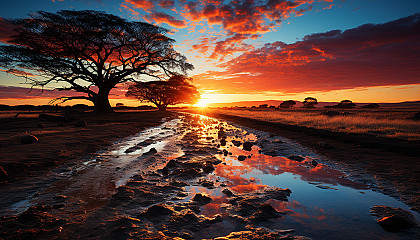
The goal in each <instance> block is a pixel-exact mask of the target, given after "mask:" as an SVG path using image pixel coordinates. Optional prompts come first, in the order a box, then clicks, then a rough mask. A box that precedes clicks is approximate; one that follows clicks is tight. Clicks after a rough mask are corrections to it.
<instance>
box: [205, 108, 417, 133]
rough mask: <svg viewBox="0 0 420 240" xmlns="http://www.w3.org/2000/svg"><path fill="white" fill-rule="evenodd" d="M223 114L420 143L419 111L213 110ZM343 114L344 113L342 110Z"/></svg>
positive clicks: (391, 109) (390, 109)
mask: <svg viewBox="0 0 420 240" xmlns="http://www.w3.org/2000/svg"><path fill="white" fill-rule="evenodd" d="M212 111H215V112H217V113H220V114H227V115H234V116H240V117H247V118H252V119H257V120H263V121H268V122H277V123H283V124H289V125H298V126H306V127H312V128H317V129H325V130H330V131H335V132H349V133H366V134H372V135H377V136H383V137H391V138H402V139H407V140H420V121H416V120H413V119H412V118H413V116H414V114H415V113H416V112H418V111H419V109H417V108H416V109H393V108H388V109H385V108H383V109H375V110H365V109H354V110H353V109H352V110H345V114H342V115H339V116H334V117H330V116H326V115H324V114H323V113H324V112H325V111H327V110H326V109H290V110H244V109H212ZM340 112H344V111H342V110H340Z"/></svg>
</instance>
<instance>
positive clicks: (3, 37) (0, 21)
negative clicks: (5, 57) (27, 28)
mask: <svg viewBox="0 0 420 240" xmlns="http://www.w3.org/2000/svg"><path fill="white" fill-rule="evenodd" d="M14 29H15V26H14V25H13V24H11V23H10V22H9V21H7V20H5V19H4V18H1V17H0V42H7V41H8V40H9V39H10V37H11V36H12V35H13V30H14Z"/></svg>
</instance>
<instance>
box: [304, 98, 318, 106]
mask: <svg viewBox="0 0 420 240" xmlns="http://www.w3.org/2000/svg"><path fill="white" fill-rule="evenodd" d="M317 104H318V100H316V98H313V97H307V98H305V101H303V107H304V108H314V107H315V105H317Z"/></svg>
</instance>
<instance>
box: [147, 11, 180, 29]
mask: <svg viewBox="0 0 420 240" xmlns="http://www.w3.org/2000/svg"><path fill="white" fill-rule="evenodd" d="M149 20H154V21H155V22H156V23H158V24H161V23H167V24H168V25H169V26H172V27H177V28H184V27H186V26H187V23H186V22H185V20H178V19H176V18H175V17H173V16H171V15H168V14H166V13H163V12H153V13H152V14H150V17H149Z"/></svg>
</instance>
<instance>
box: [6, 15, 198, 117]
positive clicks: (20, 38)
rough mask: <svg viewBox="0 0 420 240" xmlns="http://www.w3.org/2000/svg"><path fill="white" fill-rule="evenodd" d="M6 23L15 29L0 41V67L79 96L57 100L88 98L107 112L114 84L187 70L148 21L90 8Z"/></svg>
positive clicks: (168, 41)
mask: <svg viewBox="0 0 420 240" xmlns="http://www.w3.org/2000/svg"><path fill="white" fill-rule="evenodd" d="M10 22H11V23H12V24H14V25H15V26H16V29H15V31H16V34H15V35H14V36H13V37H12V39H11V40H10V41H9V42H8V43H9V44H7V45H3V46H0V67H3V68H8V69H9V70H12V69H14V70H15V71H19V72H22V71H32V72H34V73H35V72H36V75H37V76H31V75H30V74H23V76H25V77H26V78H27V81H29V82H30V83H31V84H32V85H33V86H42V87H44V86H45V85H47V84H50V83H53V82H56V83H64V84H62V86H59V87H56V89H57V90H59V91H62V90H72V91H77V92H81V93H84V94H85V95H84V96H69V97H62V98H60V99H61V100H62V101H63V102H64V101H67V100H71V99H86V100H90V101H92V102H93V103H94V105H95V111H97V112H110V111H112V108H111V105H110V104H109V99H108V97H109V92H110V91H111V89H112V88H114V87H115V86H116V85H117V84H119V83H124V82H127V81H139V77H140V76H141V75H143V76H145V75H147V76H151V77H157V78H161V77H164V76H171V75H174V74H186V71H188V70H192V69H193V66H192V65H191V64H189V63H187V61H186V58H185V57H184V56H183V55H181V54H180V53H178V52H176V51H175V50H174V49H173V47H172V43H173V42H174V40H173V39H171V38H169V37H167V36H166V35H165V34H166V33H167V32H168V31H167V30H166V29H164V28H161V27H158V26H154V25H151V24H148V23H144V22H130V21H127V20H125V19H123V18H120V17H118V16H115V15H112V14H108V13H105V12H98V11H92V10H85V11H67V10H63V11H59V12H57V13H49V12H44V11H38V12H36V13H35V14H32V15H30V17H29V18H25V19H15V20H10ZM20 75H21V76H22V74H20Z"/></svg>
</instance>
